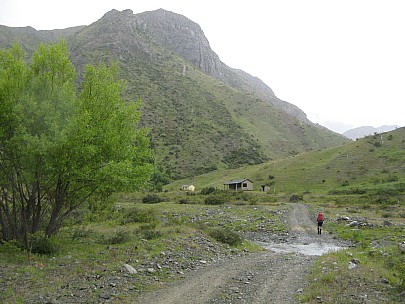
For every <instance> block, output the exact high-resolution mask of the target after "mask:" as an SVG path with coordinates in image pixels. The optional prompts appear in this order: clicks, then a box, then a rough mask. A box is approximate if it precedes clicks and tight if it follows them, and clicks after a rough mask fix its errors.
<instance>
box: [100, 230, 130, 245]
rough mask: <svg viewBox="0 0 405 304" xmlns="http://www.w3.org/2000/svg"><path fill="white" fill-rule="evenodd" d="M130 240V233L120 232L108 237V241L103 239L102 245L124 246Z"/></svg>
mask: <svg viewBox="0 0 405 304" xmlns="http://www.w3.org/2000/svg"><path fill="white" fill-rule="evenodd" d="M129 240H130V237H129V234H128V232H126V231H124V230H118V231H117V232H115V233H114V234H113V235H111V236H110V237H108V238H107V239H102V243H104V244H110V245H116V244H123V243H126V242H128V241H129Z"/></svg>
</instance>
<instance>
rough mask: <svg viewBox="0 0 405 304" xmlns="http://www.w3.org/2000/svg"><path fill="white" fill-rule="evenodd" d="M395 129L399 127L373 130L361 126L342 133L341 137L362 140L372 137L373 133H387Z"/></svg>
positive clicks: (372, 128) (369, 127) (384, 127)
mask: <svg viewBox="0 0 405 304" xmlns="http://www.w3.org/2000/svg"><path fill="white" fill-rule="evenodd" d="M397 128H399V126H396V125H389V126H381V127H378V128H374V127H371V126H363V127H358V128H354V129H351V130H348V131H346V132H344V133H343V135H344V136H346V137H347V138H350V139H353V140H356V139H358V138H362V137H365V136H367V135H372V134H375V133H383V132H389V131H392V130H395V129H397Z"/></svg>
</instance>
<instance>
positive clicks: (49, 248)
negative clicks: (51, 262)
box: [29, 234, 58, 255]
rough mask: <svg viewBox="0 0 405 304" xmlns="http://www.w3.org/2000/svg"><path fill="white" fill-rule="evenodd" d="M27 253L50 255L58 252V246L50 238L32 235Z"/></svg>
mask: <svg viewBox="0 0 405 304" xmlns="http://www.w3.org/2000/svg"><path fill="white" fill-rule="evenodd" d="M29 251H30V252H31V253H37V254H44V255H52V254H55V253H57V252H58V245H57V244H56V241H55V239H54V238H52V237H47V236H45V235H38V234H35V235H32V238H31V244H30V248H29Z"/></svg>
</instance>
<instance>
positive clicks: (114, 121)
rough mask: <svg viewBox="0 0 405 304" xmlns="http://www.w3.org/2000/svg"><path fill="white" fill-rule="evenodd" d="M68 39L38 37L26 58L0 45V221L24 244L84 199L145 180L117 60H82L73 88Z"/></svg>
mask: <svg viewBox="0 0 405 304" xmlns="http://www.w3.org/2000/svg"><path fill="white" fill-rule="evenodd" d="M75 83H76V74H75V69H74V67H73V65H72V63H71V62H70V60H69V54H68V48H67V44H66V42H65V41H64V40H61V41H60V42H59V43H57V44H50V45H47V46H46V45H41V46H40V47H39V48H38V49H37V50H36V52H35V53H34V54H33V56H32V60H31V63H30V64H29V65H28V64H27V63H26V62H25V60H24V52H23V51H22V49H21V47H19V46H18V45H15V46H13V47H12V48H11V49H9V50H0V227H1V233H2V238H3V239H5V240H11V239H16V240H20V241H22V242H23V243H24V244H25V245H26V246H28V245H29V236H30V235H31V234H33V233H36V232H38V231H44V233H45V235H47V236H51V235H53V234H55V233H57V231H58V230H59V229H60V228H61V226H62V224H63V222H64V220H65V219H66V218H67V217H69V215H70V214H71V213H72V211H74V210H75V209H77V208H79V207H80V206H82V205H83V204H85V203H86V202H90V201H91V202H92V203H93V204H94V202H102V201H103V200H105V199H107V198H108V197H110V195H111V194H112V193H113V192H114V191H126V190H137V189H140V188H143V187H146V186H147V183H148V180H149V178H150V175H151V174H152V172H153V166H152V159H153V157H152V151H151V149H150V145H149V140H148V136H147V134H146V131H145V130H144V129H140V128H138V122H139V119H140V111H139V107H140V102H139V101H138V102H125V101H124V100H123V99H122V93H123V90H124V84H123V82H121V81H120V80H119V79H118V68H117V66H114V65H113V66H111V67H107V66H105V65H101V66H98V67H93V66H87V67H86V68H85V72H84V78H83V81H82V83H81V91H80V92H79V93H77V90H76V86H75Z"/></svg>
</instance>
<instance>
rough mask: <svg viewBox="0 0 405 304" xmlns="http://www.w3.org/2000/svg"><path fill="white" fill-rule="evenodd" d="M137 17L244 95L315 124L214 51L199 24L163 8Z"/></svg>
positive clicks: (168, 43) (181, 53) (173, 48)
mask: <svg viewBox="0 0 405 304" xmlns="http://www.w3.org/2000/svg"><path fill="white" fill-rule="evenodd" d="M135 18H136V20H137V21H136V23H137V26H138V28H139V29H140V30H141V31H143V32H144V33H145V34H147V35H149V36H151V37H153V39H155V40H156V41H158V42H159V43H160V44H162V45H164V46H165V47H167V48H168V49H170V50H171V51H173V52H174V53H176V54H177V55H179V56H181V57H182V58H184V59H185V60H187V61H189V62H190V63H192V64H194V65H195V66H197V67H199V68H200V69H201V70H202V71H203V72H204V73H206V74H208V75H210V76H212V77H214V78H216V79H218V80H220V81H222V82H224V83H226V84H228V85H229V86H231V87H233V88H235V89H238V90H241V91H242V92H245V93H249V94H254V95H257V96H258V97H259V98H261V99H263V100H266V101H268V102H269V103H270V104H272V105H273V106H275V107H276V108H279V109H281V110H283V111H284V112H286V113H288V114H290V115H292V116H294V117H296V118H298V119H299V120H301V121H304V122H306V123H309V124H311V122H310V121H309V120H308V119H307V115H306V114H305V113H304V112H303V111H302V110H301V109H299V108H298V107H297V106H295V105H293V104H290V103H288V102H286V101H283V100H281V99H279V98H277V97H276V95H275V94H274V92H273V90H272V89H271V88H270V87H269V86H268V85H266V84H265V83H264V82H263V81H262V80H260V79H259V78H257V77H254V76H252V75H250V74H249V73H246V72H244V71H242V70H240V69H234V68H231V67H229V66H227V65H226V64H225V63H223V62H222V61H221V60H220V58H219V56H218V55H217V54H216V53H215V52H214V51H213V50H212V49H211V47H210V44H209V41H208V39H207V37H206V36H205V34H204V32H203V30H202V29H201V27H200V26H199V25H198V24H197V23H195V22H193V21H191V20H189V19H187V18H186V17H184V16H182V15H179V14H176V13H173V12H170V11H166V10H163V9H159V10H156V11H150V12H144V13H141V14H137V15H135Z"/></svg>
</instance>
